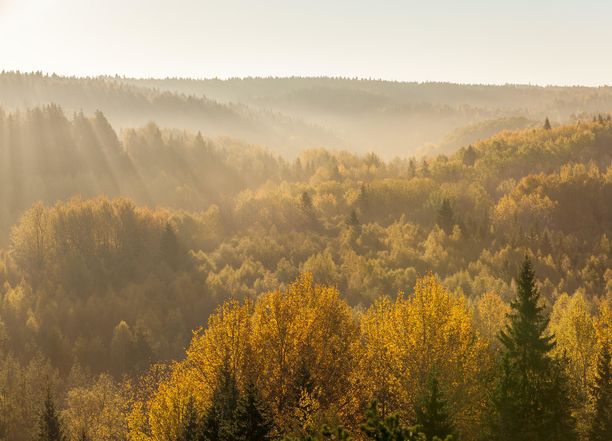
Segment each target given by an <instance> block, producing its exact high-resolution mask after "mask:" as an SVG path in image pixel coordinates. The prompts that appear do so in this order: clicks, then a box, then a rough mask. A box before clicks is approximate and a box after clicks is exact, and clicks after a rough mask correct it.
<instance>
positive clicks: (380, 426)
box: [361, 401, 424, 441]
mask: <svg viewBox="0 0 612 441" xmlns="http://www.w3.org/2000/svg"><path fill="white" fill-rule="evenodd" d="M366 418H367V420H366V422H365V423H364V424H362V425H361V431H362V432H363V433H364V434H365V435H366V437H367V438H368V439H373V440H375V441H417V440H423V441H424V437H423V434H421V433H417V432H416V430H414V429H407V428H405V427H403V426H402V424H401V423H400V419H399V417H398V416H397V415H389V416H387V417H385V418H383V417H382V416H381V414H380V412H379V411H378V403H377V402H376V401H373V402H372V403H371V404H370V406H369V407H368V409H367V411H366Z"/></svg>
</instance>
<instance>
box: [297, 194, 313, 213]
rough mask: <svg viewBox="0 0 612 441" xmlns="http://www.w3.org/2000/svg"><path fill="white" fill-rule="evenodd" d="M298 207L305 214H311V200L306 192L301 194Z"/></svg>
mask: <svg viewBox="0 0 612 441" xmlns="http://www.w3.org/2000/svg"><path fill="white" fill-rule="evenodd" d="M300 205H301V207H302V210H303V211H304V212H306V213H311V212H312V208H313V207H312V198H311V197H310V195H309V194H308V192H307V191H305V192H303V193H302V196H301V197H300Z"/></svg>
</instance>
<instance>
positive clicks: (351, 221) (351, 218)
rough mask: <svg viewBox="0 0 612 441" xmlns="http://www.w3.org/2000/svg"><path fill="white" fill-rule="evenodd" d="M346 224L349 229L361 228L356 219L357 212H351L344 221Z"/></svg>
mask: <svg viewBox="0 0 612 441" xmlns="http://www.w3.org/2000/svg"><path fill="white" fill-rule="evenodd" d="M346 224H347V225H348V226H349V227H351V228H355V229H358V228H359V227H360V226H361V224H360V222H359V218H358V217H357V212H356V211H355V210H351V214H350V215H349V217H348V218H347V219H346Z"/></svg>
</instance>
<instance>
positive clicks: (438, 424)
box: [416, 375, 455, 440]
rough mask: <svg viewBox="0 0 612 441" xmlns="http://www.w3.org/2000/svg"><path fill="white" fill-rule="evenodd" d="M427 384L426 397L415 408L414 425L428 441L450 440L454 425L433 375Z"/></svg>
mask: <svg viewBox="0 0 612 441" xmlns="http://www.w3.org/2000/svg"><path fill="white" fill-rule="evenodd" d="M429 383H430V384H429V390H428V393H427V395H425V396H423V397H422V398H421V400H420V403H418V405H417V407H416V424H417V426H418V427H419V430H420V431H422V433H423V434H424V435H425V437H426V439H428V440H433V439H434V437H437V438H439V439H451V438H452V435H453V433H454V431H455V430H454V425H453V422H452V420H451V417H450V415H449V414H448V409H447V404H446V400H445V399H444V397H443V395H442V392H441V391H440V385H439V384H438V379H437V378H436V376H435V375H432V376H431V379H430V381H429Z"/></svg>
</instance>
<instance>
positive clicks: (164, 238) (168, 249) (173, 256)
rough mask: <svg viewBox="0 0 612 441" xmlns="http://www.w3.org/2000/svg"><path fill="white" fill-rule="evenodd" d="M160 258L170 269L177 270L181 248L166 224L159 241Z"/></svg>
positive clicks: (172, 230) (167, 223) (169, 226)
mask: <svg viewBox="0 0 612 441" xmlns="http://www.w3.org/2000/svg"><path fill="white" fill-rule="evenodd" d="M159 248H160V257H161V259H162V260H163V261H164V262H166V263H167V264H168V266H170V268H172V269H176V268H178V266H179V264H180V260H181V254H182V252H181V246H180V244H179V241H178V238H177V237H176V233H175V232H174V228H172V225H170V223H169V222H166V226H165V227H164V231H163V232H162V235H161V240H160V245H159Z"/></svg>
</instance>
